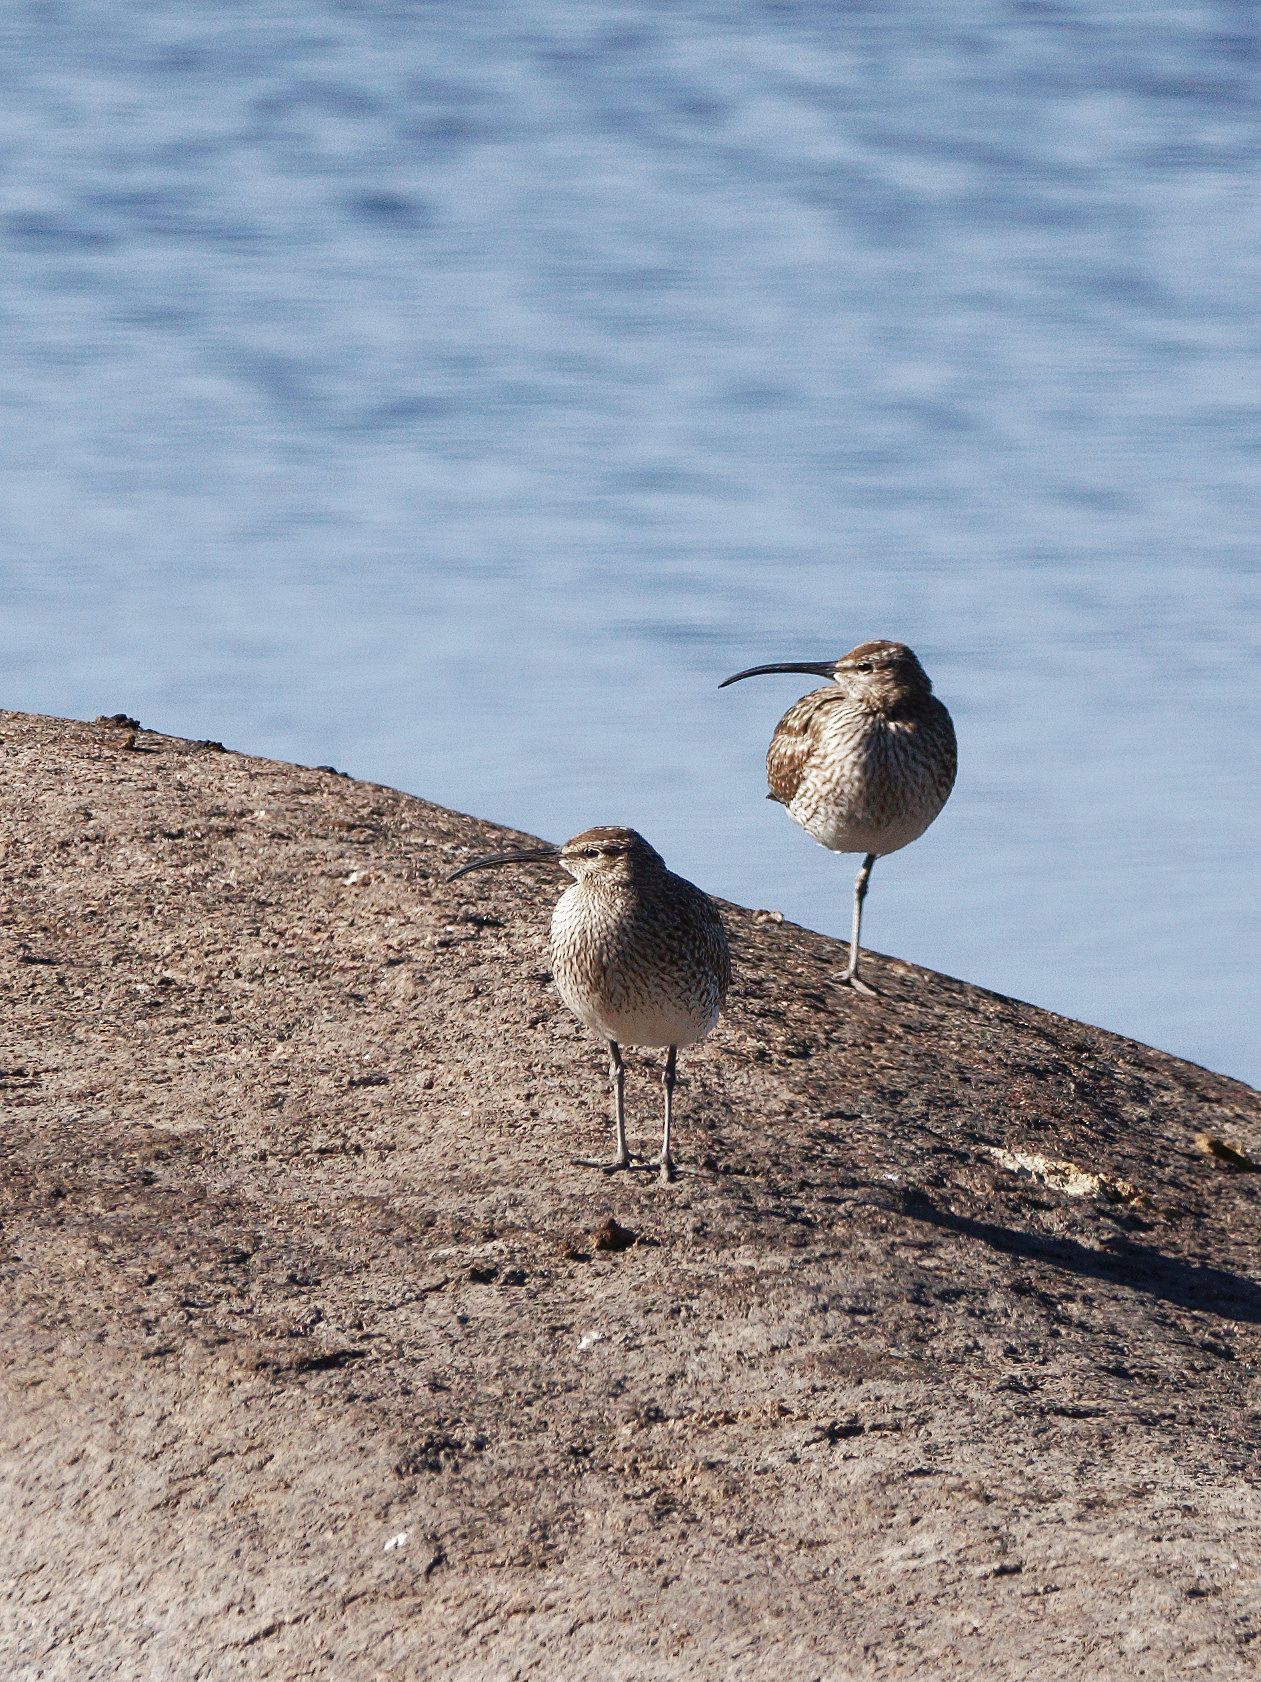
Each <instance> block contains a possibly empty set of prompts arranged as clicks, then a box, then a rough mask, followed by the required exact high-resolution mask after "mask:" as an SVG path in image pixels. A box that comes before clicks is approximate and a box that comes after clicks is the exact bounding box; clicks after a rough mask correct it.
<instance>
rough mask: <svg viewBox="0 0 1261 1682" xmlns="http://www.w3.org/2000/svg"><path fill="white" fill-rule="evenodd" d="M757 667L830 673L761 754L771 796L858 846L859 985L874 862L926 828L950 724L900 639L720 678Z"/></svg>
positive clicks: (950, 771)
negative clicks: (830, 656)
mask: <svg viewBox="0 0 1261 1682" xmlns="http://www.w3.org/2000/svg"><path fill="white" fill-rule="evenodd" d="M763 672H809V673H810V674H811V675H812V676H813V677H825V678H829V679H831V682H830V683H829V685H828V687H827V688H826V689H814V690H811V692H810V694H808V695H803V696H802V698H801V700H800V701H798V702H797V704H796V706H793V707H790V708H789V709H788V711H787V712H786V713H785V714H784V716H783V718H781V719H780V721H779V723H778V724H777V725H776V727H775V734H774V735H773V736H772V737H771V745H770V749H769V751H768V752H767V755H766V773H767V777H768V780H769V782H770V785H771V790H770V794H769V795H768V796H767V799H769V800H778V801H779V803H780V805H781V806H786V807H787V808H788V811H789V813H790V815H791V816H792V817H794V818H795V819H796V820H797V822H798V823H799V824H800V825H801V827H802V828H803V829H804V830H806V831H807V833H808V834H810V835H812V836H813V837H814V839H815V840H816V841H818V842H819V843H821V845H823V846H824V847H827V848H829V849H830V850H831V851H832V852H834V853H862V854H863V855H864V857H863V862H862V864H861V866H860V867H859V871H858V875H857V877H856V878H855V881H854V912H853V921H852V925H851V934H850V946H849V965H848V967H847V969H846V971H845V975H844V977H843V980H844V981H845V982H846V983H847V984H848V985H849V986H852V987H856V988H857V989H858V990H859V991H860V992H863V993H871V992H873V991H874V989H873V988H871V987H869V986H868V985H867V983H866V982H865V981H863V980H861V979H860V977H859V974H858V957H859V951H860V939H861V935H862V918H863V900H864V899H865V898H866V897H867V884H868V881H869V880H870V878H871V867H872V865H874V864H875V862H876V860H877V859H878V858H880V857H882V856H883V855H884V854H885V853H896V852H897V851H898V850H899V848H901V847H906V846H909V845H910V843H911V842H912V841H914V840H916V839H918V837H919V836H921V835H922V834H923V833H924V831H925V830H926V829H927V828H928V826H929V824H930V823H932V821H933V819H934V818H935V817H936V816H937V814H938V812H940V811H941V809H942V807H943V806H944V805H945V804H946V800H947V798H948V796H949V794H950V790H951V789H952V788H953V787H954V780H955V769H956V765H957V749H956V745H955V732H954V725H953V724H952V723H951V720H950V714H949V713H948V712H947V711H946V709H945V707H943V706H942V704H941V702H940V701H939V700H938V699H937V697H936V696H935V695H934V694H933V686H932V684H931V682H930V681H929V677H928V673H927V672H926V671H925V670H924V668H923V667H922V666H921V665H920V663H919V661H918V660H917V659H916V658H915V656H914V654H912V652H911V650H910V649H909V648H907V647H906V645H905V644H904V643H900V642H864V643H860V644H859V645H858V647H857V648H853V649H851V650H850V652H849V653H848V654H843V655H842V656H841V658H840V659H839V660H832V661H823V662H821V663H819V664H810V663H803V662H800V661H790V662H788V663H787V664H784V665H776V666H751V667H750V668H749V669H748V671H744V672H737V673H736V674H735V676H734V677H729V678H727V679H725V681H724V682H723V683H721V684H720V685H719V688H720V689H725V688H726V687H727V684H729V683H739V681H740V679H741V678H746V677H758V676H760V675H761V674H762V673H763Z"/></svg>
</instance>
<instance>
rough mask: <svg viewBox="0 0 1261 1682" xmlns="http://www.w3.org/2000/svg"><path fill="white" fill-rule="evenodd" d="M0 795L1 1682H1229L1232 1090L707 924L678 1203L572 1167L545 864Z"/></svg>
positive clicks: (342, 813) (1258, 1122) (410, 814)
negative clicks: (1176, 1681)
mask: <svg viewBox="0 0 1261 1682" xmlns="http://www.w3.org/2000/svg"><path fill="white" fill-rule="evenodd" d="M0 769H2V779H0V836H2V838H3V847H4V855H5V865H4V873H3V879H2V885H0V895H2V899H3V908H4V916H3V925H2V927H0V977H2V982H3V988H4V995H5V1010H4V1020H3V1027H2V1028H0V1092H2V1093H3V1102H4V1118H5V1131H4V1144H5V1155H4V1172H3V1180H2V1188H3V1203H2V1207H0V1219H2V1222H3V1230H2V1241H0V1279H2V1282H3V1317H4V1318H3V1323H4V1327H5V1343H6V1346H7V1347H6V1358H5V1361H4V1364H3V1375H2V1377H0V1390H2V1392H3V1394H2V1395H0V1470H2V1473H3V1489H4V1497H5V1508H4V1510H5V1512H6V1514H7V1515H8V1522H7V1524H6V1526H5V1535H4V1540H3V1543H0V1557H3V1559H4V1570H3V1574H2V1577H0V1597H2V1598H0V1671H2V1673H3V1675H4V1676H5V1678H6V1679H9V1682H18V1679H22V1682H24V1679H27V1678H32V1679H33V1678H41V1679H43V1678H66V1679H73V1682H84V1679H90V1678H98V1677H99V1678H105V1677H109V1678H121V1679H123V1682H142V1679H148V1678H153V1679H155V1682H156V1679H164V1682H165V1679H169V1678H179V1679H181V1682H183V1679H191V1678H220V1677H225V1678H226V1677H249V1678H276V1679H281V1678H284V1679H286V1682H287V1679H291V1678H307V1677H310V1678H316V1677H318V1678H330V1679H336V1682H358V1679H360V1678H364V1679H367V1678H372V1679H374V1682H383V1679H399V1682H402V1679H408V1682H415V1679H417V1678H431V1677H432V1678H460V1679H462V1678H469V1679H470V1682H473V1679H477V1682H484V1679H496V1682H497V1679H506V1678H517V1677H520V1678H526V1677H531V1678H543V1679H552V1678H555V1679H558V1682H582V1679H586V1678H592V1679H595V1678H600V1679H602V1682H603V1679H607V1678H620V1677H626V1678H639V1679H645V1678H646V1679H653V1682H655V1679H658V1678H661V1679H672V1678H688V1679H689V1682H690V1679H693V1678H701V1679H709V1678H713V1679H716V1682H717V1679H722V1682H728V1679H731V1678H737V1677H738V1678H740V1679H741V1682H749V1679H754V1682H759V1679H762V1678H768V1679H774V1682H779V1679H780V1678H781V1677H784V1676H790V1677H792V1678H793V1682H808V1679H810V1678H818V1679H820V1682H844V1679H846V1678H855V1679H860V1678H861V1679H869V1678H871V1679H875V1678H881V1679H884V1678H906V1679H908V1682H909V1679H910V1678H919V1679H926V1682H952V1679H955V1678H987V1679H992V1678H1008V1677H1010V1678H1017V1677H1019V1678H1022V1679H1033V1682H1042V1679H1048V1682H1051V1679H1058V1678H1090V1679H1094V1678H1098V1679H1100V1682H1103V1679H1105V1678H1106V1679H1108V1682H1117V1679H1121V1678H1131V1677H1133V1678H1139V1677H1143V1678H1166V1677H1168V1678H1173V1677H1177V1678H1180V1679H1181V1678H1186V1677H1191V1676H1204V1677H1212V1678H1215V1679H1222V1678H1232V1677H1235V1676H1252V1675H1256V1674H1257V1673H1258V1670H1259V1669H1261V1545H1259V1544H1261V1495H1259V1493H1258V1469H1259V1466H1261V1454H1259V1450H1261V1414H1259V1410H1261V1392H1259V1389H1258V1378H1257V1370H1258V1369H1257V1361H1258V1345H1259V1341H1261V1339H1259V1327H1261V1283H1259V1281H1261V1229H1259V1226H1258V1212H1259V1206H1261V1175H1255V1174H1249V1173H1246V1172H1237V1171H1234V1170H1232V1168H1231V1167H1230V1166H1228V1165H1227V1164H1226V1163H1224V1162H1222V1161H1220V1160H1218V1159H1215V1158H1213V1157H1211V1156H1209V1155H1207V1154H1205V1151H1204V1150H1203V1148H1197V1147H1196V1144H1195V1140H1196V1138H1197V1136H1201V1135H1209V1136H1212V1137H1220V1138H1224V1139H1227V1140H1229V1141H1231V1142H1232V1143H1233V1144H1235V1145H1236V1146H1239V1147H1240V1148H1242V1149H1243V1150H1244V1151H1245V1152H1247V1153H1249V1154H1250V1155H1251V1156H1253V1157H1254V1158H1255V1157H1258V1156H1261V1097H1259V1096H1258V1094H1256V1093H1254V1092H1252V1091H1250V1090H1249V1089H1248V1088H1246V1087H1243V1086H1241V1085H1239V1084H1237V1083H1236V1082H1233V1081H1229V1080H1226V1079H1223V1078H1220V1077H1218V1076H1216V1075H1213V1074H1209V1073H1206V1072H1205V1071H1204V1070H1202V1069H1199V1068H1195V1067H1192V1066H1190V1065H1188V1064H1185V1063H1180V1062H1177V1061H1175V1060H1174V1059H1172V1058H1170V1057H1167V1056H1164V1055H1162V1054H1161V1053H1159V1052H1156V1051H1152V1050H1149V1049H1147V1048H1146V1047H1143V1046H1139V1045H1134V1044H1131V1043H1130V1042H1128V1041H1124V1040H1120V1039H1117V1038H1115V1037H1113V1036H1111V1035H1108V1034H1105V1033H1101V1032H1099V1031H1097V1030H1095V1029H1093V1028H1089V1027H1085V1026H1083V1025H1081V1024H1080V1023H1075V1022H1069V1021H1065V1020H1063V1019H1062V1018H1059V1017H1055V1016H1052V1015H1048V1014H1047V1013H1045V1012H1042V1011H1038V1010H1034V1009H1031V1008H1030V1007H1028V1006H1025V1005H1021V1004H1017V1003H1014V1002H1012V1001H1011V1000H1009V999H1005V998H1000V997H997V996H995V995H993V994H990V993H986V992H983V991H980V990H979V989H976V988H973V987H969V986H967V985H965V984H964V983H962V982H959V981H953V980H949V979H947V978H946V977H944V976H939V975H933V974H929V973H927V972H925V971H923V970H919V969H916V968H914V967H912V966H911V965H909V964H904V963H900V962H894V961H890V960H880V959H875V960H873V970H874V972H875V978H876V980H877V981H878V983H879V985H880V986H881V988H882V991H883V994H884V996H883V998H881V999H879V1000H868V999H864V998H858V997H854V996H852V995H851V994H849V993H847V992H846V991H844V990H843V989H842V988H840V987H839V986H838V985H837V977H838V975H839V974H840V971H841V968H842V965H843V960H844V947H843V946H841V945H838V944H837V943H835V942H833V941H830V940H827V939H824V938H823V937H821V936H819V935H817V934H812V933H810V932H808V931H806V930H804V929H799V928H795V927H793V926H791V925H790V924H787V923H783V922H780V921H779V920H777V919H775V918H774V917H773V916H771V915H769V914H767V913H760V912H754V911H745V910H740V909H736V908H728V909H727V912H726V915H727V918H728V923H729V928H730V931H731V934H732V937H733V945H734V955H735V963H736V983H735V989H734V996H733V999H732V1001H731V1007H730V1011H729V1015H728V1017H727V1018H726V1020H725V1021H724V1022H723V1024H722V1025H721V1026H720V1028H719V1030H718V1031H717V1032H716V1033H715V1035H714V1036H713V1037H712V1039H711V1040H710V1041H709V1042H708V1043H707V1044H706V1045H705V1046H704V1047H703V1048H701V1049H700V1050H698V1051H696V1052H694V1053H691V1054H688V1055H686V1056H685V1057H684V1059H683V1061H682V1073H683V1085H682V1086H681V1088H680V1127H679V1136H678V1144H679V1154H680V1159H681V1162H682V1164H683V1165H684V1166H685V1167H690V1168H691V1169H692V1170H694V1172H692V1173H691V1174H689V1175H687V1176H686V1177H685V1178H684V1179H683V1180H681V1182H680V1183H679V1184H678V1185H676V1186H674V1187H672V1188H663V1187H661V1186H659V1185H658V1184H657V1183H656V1181H655V1180H654V1179H652V1178H651V1177H650V1176H647V1175H642V1176H622V1177H619V1178H617V1179H612V1178H608V1179H606V1178H604V1177H602V1176H600V1175H599V1174H595V1173H592V1172H591V1171H589V1170H584V1169H582V1168H579V1167H576V1166H573V1165H572V1164H571V1161H570V1158H571V1156H573V1155H581V1154H590V1153H591V1152H593V1151H603V1150H605V1149H607V1148H608V1146H609V1142H610V1129H609V1125H608V1121H607V1119H606V1114H607V1104H606V1095H605V1087H604V1055H603V1052H602V1050H601V1048H600V1047H598V1046H597V1045H596V1044H594V1043H593V1042H591V1041H590V1040H588V1039H587V1038H586V1037H585V1035H584V1034H583V1032H582V1030H581V1029H580V1028H579V1027H578V1025H577V1024H576V1023H575V1022H574V1021H572V1020H571V1019H570V1018H569V1017H568V1016H567V1015H566V1013H565V1012H564V1010H563V1008H562V1007H561V1006H560V1004H559V1002H558V1000H557V999H556V997H555V995H554V992H553V990H552V988H551V986H550V984H549V977H548V969H547V964H548V959H547V946H546V929H547V912H548V908H549V906H550V903H551V901H552V899H553V898H554V896H555V894H556V892H557V891H558V887H559V883H558V881H557V880H556V879H555V878H554V876H553V875H552V873H551V872H549V870H548V869H546V868H544V867H532V868H529V869H526V870H523V871H521V872H512V873H510V872H502V873H494V874H491V875H487V876H477V877H471V878H467V879H465V880H462V881H461V882H459V883H456V884H454V885H451V886H448V885H446V884H445V883H444V881H443V877H444V875H445V873H446V872H448V871H449V870H450V869H452V868H453V867H454V866H455V865H456V864H458V863H460V862H461V861H463V860H464V859H466V858H467V857H468V856H470V854H471V853H472V852H473V851H474V850H480V851H485V850H487V849H488V848H493V847H496V846H499V845H501V844H502V843H503V842H504V841H505V840H507V839H513V838H511V837H508V836H506V835H505V833H504V832H503V831H499V830H496V829H494V828H492V827H491V826H490V825H487V824H484V823H480V822H477V821H475V820H473V819H471V818H465V817H460V816H458V815H456V814H454V813H452V812H448V811H445V810H442V809H441V808H438V807H435V806H431V805H427V804H426V803H425V802H424V801H422V800H417V799H412V798H409V797H407V796H405V795H402V794H398V793H395V792H393V791H391V790H389V789H384V788H377V787H372V786H368V785H365V784H362V783H356V782H352V781H349V780H348V779H344V778H342V777H340V776H337V775H336V774H333V773H330V772H329V771H328V770H308V769H303V768H300V767H297V766H292V765H282V764H274V763H270V762H267V761H264V760H259V759H251V758H246V757H242V756H238V755H236V754H230V753H224V752H222V751H218V750H216V748H215V747H214V746H213V745H208V744H199V743H192V742H184V741H179V740H175V739H172V738H169V737H163V736H158V735H153V734H150V733H149V732H147V731H144V730H138V729H136V728H135V727H134V721H132V722H131V723H129V722H128V721H126V720H123V721H121V722H119V721H110V722H99V723H95V724H79V723H65V722H61V721H58V720H53V719H44V718H32V717H28V716H24V715H18V714H11V713H10V714H0ZM619 816H621V814H617V813H611V814H610V813H593V814H592V818H593V820H597V819H599V820H604V819H611V818H617V817H619ZM1210 979H1211V978H1210ZM1188 985H1196V978H1194V977H1192V978H1190V980H1189V982H1188ZM654 1075H655V1071H654V1070H653V1069H651V1068H650V1067H649V1065H648V1061H647V1059H645V1058H643V1057H640V1056H638V1055H637V1056H635V1057H634V1058H633V1060H632V1065H631V1069H630V1075H629V1081H628V1104H629V1114H630V1117H631V1135H632V1147H634V1145H635V1144H636V1142H638V1143H639V1144H640V1145H641V1146H650V1145H651V1144H652V1142H653V1141H654V1140H655V1136H656V1132H657V1127H658V1115H659V1104H660V1087H659V1086H658V1085H657V1084H656V1081H655V1078H653V1077H654ZM1050 1159H1054V1160H1055V1162H1058V1163H1060V1164H1061V1166H1059V1167H1056V1166H1054V1164H1052V1165H1051V1166H1049V1167H1048V1166H1046V1164H1047V1163H1048V1161H1049V1160H1050ZM1063 1164H1068V1165H1071V1166H1070V1167H1065V1166H1063ZM610 1220H611V1221H612V1222H613V1223H614V1224H613V1226H611V1227H610V1226H609V1225H608V1224H607V1223H608V1222H609V1221H610ZM618 1229H622V1230H623V1231H624V1234H625V1235H626V1236H625V1241H623V1239H622V1238H620V1237H619V1238H616V1239H615V1240H614V1241H611V1240H610V1234H616V1233H617V1232H618Z"/></svg>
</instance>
